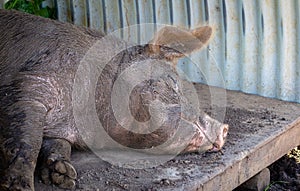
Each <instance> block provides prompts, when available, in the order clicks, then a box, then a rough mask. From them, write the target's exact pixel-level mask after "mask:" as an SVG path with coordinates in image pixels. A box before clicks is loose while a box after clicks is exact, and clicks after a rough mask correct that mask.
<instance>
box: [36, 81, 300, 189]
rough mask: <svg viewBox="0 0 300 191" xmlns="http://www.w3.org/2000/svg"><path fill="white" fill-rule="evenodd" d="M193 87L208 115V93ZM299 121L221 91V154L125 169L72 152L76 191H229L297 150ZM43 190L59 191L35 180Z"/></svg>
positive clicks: (270, 104)
mask: <svg viewBox="0 0 300 191" xmlns="http://www.w3.org/2000/svg"><path fill="white" fill-rule="evenodd" d="M195 87H196V90H197V92H198V94H199V95H200V96H199V97H200V99H199V101H200V105H201V106H202V107H203V109H204V110H206V111H209V109H208V108H209V107H210V96H211V95H210V90H209V88H208V87H207V86H204V85H195ZM215 92H221V91H215ZM299 116H300V104H297V103H291V102H284V101H279V100H275V99H270V98H263V97H259V96H255V95H249V94H244V93H241V92H235V91H227V111H226V117H225V122H226V123H229V124H230V129H229V136H228V139H227V142H226V144H225V146H224V148H223V153H224V155H222V154H220V153H202V154H197V153H192V154H185V155H180V156H177V157H175V158H174V159H172V160H170V161H168V162H166V163H164V164H161V165H159V166H157V167H155V168H145V169H127V168H120V167H117V166H113V165H111V164H109V161H108V162H104V161H102V160H101V159H99V158H98V157H97V156H95V155H93V154H92V153H83V152H75V153H73V155H72V163H73V165H74V166H75V168H76V169H77V172H78V180H77V187H76V190H97V189H99V190H124V189H125V190H198V191H201V190H232V189H234V188H235V187H237V186H239V185H240V184H242V183H243V182H245V181H246V180H248V179H249V178H251V177H252V176H253V175H255V174H256V173H258V172H259V171H261V170H262V169H263V168H265V167H267V166H269V165H270V164H271V163H273V162H274V161H276V160H277V159H278V158H280V157H281V156H283V155H284V154H286V153H287V152H288V151H289V150H290V149H292V148H293V147H296V146H297V145H300V139H299V137H300V118H299ZM49 189H52V190H54V191H56V190H57V191H58V190H60V189H58V188H56V187H51V186H46V185H44V184H42V183H39V182H38V181H36V190H49Z"/></svg>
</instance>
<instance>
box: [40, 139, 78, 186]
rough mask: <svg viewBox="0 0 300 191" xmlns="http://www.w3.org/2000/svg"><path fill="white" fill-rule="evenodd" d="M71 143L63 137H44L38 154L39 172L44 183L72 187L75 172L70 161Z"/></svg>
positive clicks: (75, 175)
mask: <svg viewBox="0 0 300 191" xmlns="http://www.w3.org/2000/svg"><path fill="white" fill-rule="evenodd" d="M70 156H71V144H70V143H69V142H68V141H66V140H64V139H55V138H53V139H52V138H45V139H44V140H43V144H42V148H41V151H40V156H39V162H40V163H41V164H39V173H40V177H41V179H42V181H43V182H44V183H45V184H51V183H52V184H54V185H56V186H58V187H60V188H64V189H72V188H74V186H75V179H76V177H77V173H76V170H75V168H74V167H73V166H72V165H71V163H70Z"/></svg>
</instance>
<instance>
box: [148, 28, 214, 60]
mask: <svg viewBox="0 0 300 191" xmlns="http://www.w3.org/2000/svg"><path fill="white" fill-rule="evenodd" d="M212 36H213V28H212V27H210V26H203V27H199V28H196V29H193V30H185V29H181V28H178V27H172V26H167V27H164V28H162V29H161V30H159V31H158V33H157V34H156V35H155V37H154V38H153V39H152V40H151V41H150V42H149V45H148V47H149V53H150V54H154V55H161V56H163V57H164V58H166V59H168V60H171V61H172V60H174V59H175V60H176V59H177V58H181V57H184V56H186V55H187V54H190V53H192V52H194V51H196V50H200V49H201V48H203V47H205V46H206V45H207V44H208V42H209V40H210V39H211V38H212Z"/></svg>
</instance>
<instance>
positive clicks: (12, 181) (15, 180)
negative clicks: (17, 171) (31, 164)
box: [0, 175, 33, 191]
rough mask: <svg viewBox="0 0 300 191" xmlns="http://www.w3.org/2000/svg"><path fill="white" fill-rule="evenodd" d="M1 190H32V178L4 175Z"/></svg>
mask: <svg viewBox="0 0 300 191" xmlns="http://www.w3.org/2000/svg"><path fill="white" fill-rule="evenodd" d="M0 182H1V183H0V190H3V191H4V190H7V191H8V190H9V191H32V190H33V184H32V183H31V182H32V180H31V179H30V178H27V177H23V176H13V175H10V176H3V177H1V180H0Z"/></svg>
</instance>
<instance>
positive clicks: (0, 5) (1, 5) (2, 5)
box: [0, 0, 5, 9]
mask: <svg viewBox="0 0 300 191" xmlns="http://www.w3.org/2000/svg"><path fill="white" fill-rule="evenodd" d="M4 2H5V0H0V9H2V8H4Z"/></svg>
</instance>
